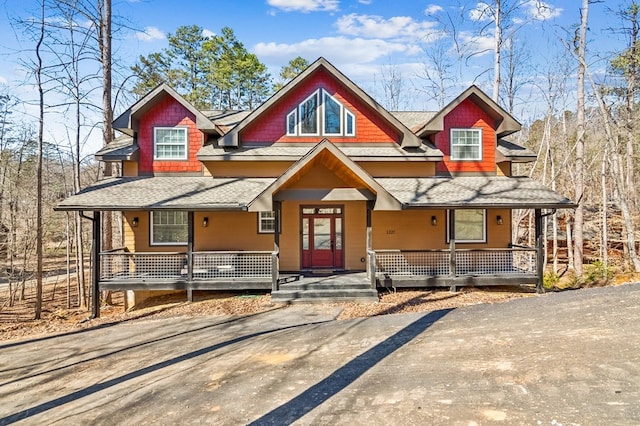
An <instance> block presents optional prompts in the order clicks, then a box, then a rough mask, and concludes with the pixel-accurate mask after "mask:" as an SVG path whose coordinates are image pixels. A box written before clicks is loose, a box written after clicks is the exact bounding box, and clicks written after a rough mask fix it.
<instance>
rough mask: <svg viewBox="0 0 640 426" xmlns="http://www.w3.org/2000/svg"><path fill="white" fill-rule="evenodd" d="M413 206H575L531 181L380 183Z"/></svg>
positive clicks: (467, 179) (443, 179) (487, 178)
mask: <svg viewBox="0 0 640 426" xmlns="http://www.w3.org/2000/svg"><path fill="white" fill-rule="evenodd" d="M376 180H377V181H378V183H379V184H380V185H382V187H384V188H385V189H386V190H387V191H389V193H391V195H393V196H394V197H396V198H397V199H398V201H400V202H401V203H403V204H406V205H409V206H422V207H434V208H447V207H478V208H480V207H482V208H488V207H489V208H490V207H510V208H516V207H517V208H559V207H572V206H574V203H573V202H572V201H571V200H569V199H567V198H566V197H563V196H562V195H560V194H558V193H556V192H554V191H552V190H551V189H549V188H547V187H545V186H544V185H542V184H540V183H538V182H536V181H534V180H533V179H531V178H528V177H506V176H473V177H467V176H465V177H427V178H379V179H376Z"/></svg>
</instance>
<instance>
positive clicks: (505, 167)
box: [498, 161, 511, 176]
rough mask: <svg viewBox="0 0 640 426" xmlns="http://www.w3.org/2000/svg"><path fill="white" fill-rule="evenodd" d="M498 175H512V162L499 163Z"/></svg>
mask: <svg viewBox="0 0 640 426" xmlns="http://www.w3.org/2000/svg"><path fill="white" fill-rule="evenodd" d="M498 176H511V162H510V161H504V162H501V163H498Z"/></svg>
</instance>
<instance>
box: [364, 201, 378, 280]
mask: <svg viewBox="0 0 640 426" xmlns="http://www.w3.org/2000/svg"><path fill="white" fill-rule="evenodd" d="M373 203H374V202H373V201H371V200H367V237H366V238H367V240H366V246H367V253H366V256H365V268H366V271H367V276H368V277H369V279H370V280H371V287H372V288H374V289H375V288H376V258H375V255H372V256H371V257H370V256H369V252H371V250H372V248H373V242H372V231H371V210H373Z"/></svg>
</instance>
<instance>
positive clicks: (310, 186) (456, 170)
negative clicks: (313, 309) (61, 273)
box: [57, 58, 573, 303]
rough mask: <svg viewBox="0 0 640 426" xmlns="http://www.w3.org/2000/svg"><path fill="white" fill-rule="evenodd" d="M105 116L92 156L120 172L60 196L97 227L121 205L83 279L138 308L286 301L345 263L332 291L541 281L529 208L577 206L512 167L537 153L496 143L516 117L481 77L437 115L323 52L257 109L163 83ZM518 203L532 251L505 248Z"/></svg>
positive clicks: (65, 206)
mask: <svg viewBox="0 0 640 426" xmlns="http://www.w3.org/2000/svg"><path fill="white" fill-rule="evenodd" d="M114 127H115V128H116V129H117V130H119V131H120V132H122V133H123V135H124V136H122V137H120V138H118V139H117V140H115V141H114V142H113V143H111V144H109V146H107V147H105V148H103V149H102V150H100V151H99V152H98V153H97V154H96V158H97V159H98V160H100V161H106V162H119V163H121V166H122V167H121V169H122V176H120V177H114V178H109V179H105V180H102V181H99V182H97V183H96V184H94V185H92V186H90V187H88V188H86V189H84V190H82V191H80V192H79V193H78V194H76V195H73V196H71V197H69V198H68V199H66V200H64V201H62V202H61V203H60V204H59V206H58V207H57V208H58V209H59V210H82V211H85V212H86V211H92V212H93V217H94V218H95V219H96V220H95V221H94V235H95V237H96V238H98V237H99V226H98V221H99V219H100V212H103V211H120V212H123V216H124V230H123V231H124V247H123V248H122V249H120V250H114V251H109V252H102V253H99V252H98V251H97V250H96V252H95V258H96V259H97V260H98V261H97V262H95V264H94V265H95V266H94V268H95V270H94V276H95V282H96V283H97V285H99V288H100V289H120V290H131V291H132V293H131V294H132V295H135V297H133V300H132V302H134V303H135V301H136V300H139V299H140V298H141V297H147V296H148V295H149V291H151V292H156V293H152V294H157V292H158V291H161V290H174V291H175V290H186V291H187V292H188V293H189V294H190V293H191V291H193V290H218V289H270V290H271V291H272V297H273V299H274V300H283V301H286V300H291V299H295V298H296V297H302V296H304V293H305V291H311V290H309V289H305V288H304V287H300V286H299V287H295V285H296V282H297V281H299V280H298V278H299V277H301V276H303V275H304V274H314V273H316V274H318V273H325V274H327V273H338V272H358V271H360V272H365V271H366V275H365V274H364V273H361V274H360V275H361V276H362V281H363V282H362V283H359V284H358V285H355V286H353V283H352V281H353V280H352V279H351V280H344V286H345V287H347V286H349V285H352V286H353V287H352V289H353V290H355V289H356V288H359V289H360V296H362V297H370V298H375V297H376V295H377V293H376V291H375V290H376V287H378V286H385V285H386V286H388V285H392V286H396V287H401V286H411V287H417V286H447V287H454V288H455V287H456V286H464V285H491V284H536V283H537V284H538V285H540V283H541V280H542V273H543V272H542V268H543V264H542V262H543V256H542V251H541V250H542V239H541V238H540V235H541V221H542V217H543V215H544V214H545V212H547V211H551V212H552V211H554V210H555V209H557V208H570V207H572V206H573V203H572V202H571V201H570V200H568V199H567V198H565V197H563V196H561V195H559V194H557V193H555V192H554V191H552V190H551V189H549V188H547V187H545V186H543V185H541V184H539V183H537V182H536V181H534V180H532V179H530V178H527V177H515V176H512V173H511V169H512V168H511V166H512V164H513V163H516V162H529V161H533V160H534V159H535V154H534V153H533V152H531V151H530V150H527V149H525V148H523V147H521V146H518V145H516V144H514V143H512V142H509V141H507V140H505V139H504V138H505V137H506V136H508V135H510V134H513V133H515V132H517V131H519V130H520V127H521V126H520V124H519V123H518V122H517V121H516V120H515V119H514V118H513V117H511V116H510V115H509V114H508V113H507V112H506V111H504V110H503V109H502V108H501V107H500V106H499V105H497V104H496V103H495V102H494V101H492V100H491V99H490V98H489V97H488V96H487V95H486V94H484V93H483V92H482V91H481V90H479V89H478V88H477V87H475V86H472V87H470V88H469V89H467V90H466V91H464V92H463V93H462V94H461V95H460V96H458V97H457V98H456V99H454V100H453V101H451V103H449V104H448V105H447V106H446V107H445V108H444V109H442V110H441V111H437V112H390V111H387V110H385V109H384V108H383V107H382V106H381V105H380V104H378V103H377V102H376V101H375V100H373V99H372V98H371V97H370V96H369V95H368V94H367V93H365V92H364V91H363V90H362V89H361V88H359V87H358V86H357V85H355V84H354V83H353V82H352V81H351V80H349V79H348V78H347V77H345V76H344V75H343V74H342V73H341V72H340V71H339V70H337V69H336V68H335V67H334V66H333V65H331V64H330V63H329V62H327V61H326V60H325V59H323V58H320V59H318V60H317V61H315V62H314V63H313V64H312V65H311V66H309V68H308V69H306V70H305V71H304V72H302V73H301V74H300V75H298V76H297V77H296V78H295V79H294V80H293V81H291V82H290V83H289V84H287V85H286V86H285V87H284V88H282V89H281V90H280V91H278V92H277V93H276V94H275V95H273V96H272V97H271V98H270V99H268V100H267V101H266V102H264V104H262V105H261V106H260V107H259V108H257V109H256V110H254V111H246V112H244V111H243V112H236V111H232V112H228V111H201V110H197V109H196V108H194V107H193V106H192V105H191V104H189V103H188V102H187V101H185V99H184V98H182V97H181V96H180V95H179V94H177V93H176V92H175V91H174V90H172V89H171V88H170V87H167V86H166V85H161V86H159V87H157V88H156V89H154V90H153V91H151V92H150V93H149V94H147V95H146V96H145V97H143V98H142V99H140V100H139V101H138V102H137V103H135V104H134V105H133V106H131V107H130V108H129V109H128V110H127V111H126V112H124V113H123V114H122V115H121V116H119V117H118V118H117V119H116V120H115V121H114ZM514 209H531V210H533V211H534V212H535V217H536V236H537V241H538V244H537V246H536V247H531V248H528V247H520V246H515V245H514V244H513V243H514V242H513V240H512V238H513V237H512V235H513V232H512V230H513V229H514V227H515V226H516V225H517V224H515V223H512V210H514ZM96 234H97V235H96ZM98 239H99V238H98ZM336 282H337V283H338V284H335V282H334V284H333V285H332V287H331V288H330V289H328V290H333V291H334V293H333V294H336V295H338V294H341V295H344V293H338V292H337V291H338V290H339V287H340V284H339V283H340V281H339V280H338V281H336ZM350 283H351V284H350ZM363 285H364V288H363V287H362V286H363ZM336 287H338V288H336ZM96 289H97V287H96ZM315 290H317V288H316V289H315ZM330 294H331V293H329V297H330ZM326 295H327V294H325V296H326Z"/></svg>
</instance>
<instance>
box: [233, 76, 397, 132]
mask: <svg viewBox="0 0 640 426" xmlns="http://www.w3.org/2000/svg"><path fill="white" fill-rule="evenodd" d="M309 104H315V105H317V111H316V113H315V114H313V117H312V118H313V120H312V121H313V122H314V123H313V124H315V129H314V130H309V129H304V127H305V126H304V125H303V124H304V119H303V117H302V115H304V113H305V110H306V109H307V108H306V106H307V105H309ZM334 110H335V112H333V111H334ZM330 120H334V121H335V124H334V126H333V127H334V128H335V129H331V128H330V127H331V124H330V123H328V121H330ZM289 125H291V127H289ZM401 136H402V135H401V133H400V132H399V131H398V130H397V129H395V128H394V127H393V126H391V124H390V123H389V122H388V121H387V120H385V119H384V118H383V117H382V116H380V114H378V113H377V112H376V111H374V110H373V109H371V108H370V107H369V106H368V105H367V104H366V103H365V102H363V101H362V99H359V98H358V97H357V96H356V95H355V94H354V93H352V92H350V91H349V90H347V89H346V88H345V87H344V86H343V85H341V84H340V83H339V82H338V81H337V80H336V79H335V78H333V76H331V75H330V74H329V73H327V72H326V70H324V69H318V70H316V71H315V72H314V73H313V74H312V75H310V76H309V77H308V78H307V79H306V80H305V81H303V82H301V83H300V84H298V85H297V86H295V87H294V88H292V90H290V91H288V93H286V95H285V96H283V97H282V99H280V101H279V102H278V103H276V104H275V105H273V106H272V107H271V108H269V109H268V110H266V111H264V112H263V113H262V114H261V115H260V116H259V117H256V118H255V119H254V120H253V121H252V122H251V123H249V124H248V125H247V126H246V127H245V128H244V129H242V131H241V132H240V133H239V141H240V144H256V143H274V142H285V143H286V142H302V143H304V142H311V143H317V142H318V140H319V139H322V138H325V137H327V138H330V139H331V141H332V142H333V143H379V142H383V143H389V142H396V143H398V142H400V141H401Z"/></svg>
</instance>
